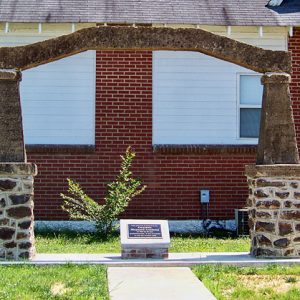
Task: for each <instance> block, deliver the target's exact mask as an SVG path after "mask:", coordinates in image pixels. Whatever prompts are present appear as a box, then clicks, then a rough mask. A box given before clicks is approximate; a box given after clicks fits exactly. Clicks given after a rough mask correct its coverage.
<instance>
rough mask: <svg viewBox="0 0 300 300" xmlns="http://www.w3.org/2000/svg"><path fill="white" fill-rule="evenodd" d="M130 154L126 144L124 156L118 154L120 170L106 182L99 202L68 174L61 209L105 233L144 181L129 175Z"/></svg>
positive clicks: (131, 159)
mask: <svg viewBox="0 0 300 300" xmlns="http://www.w3.org/2000/svg"><path fill="white" fill-rule="evenodd" d="M134 157H135V153H134V152H133V151H132V150H131V148H130V147H128V148H127V150H126V152H125V155H124V156H122V155H121V159H122V163H121V170H120V173H119V175H118V176H117V178H116V179H115V181H114V182H112V183H109V184H108V185H107V193H106V196H105V198H104V204H103V205H101V204H98V203H97V202H96V201H94V200H93V199H92V198H90V197H89V196H88V195H87V194H86V193H85V192H84V191H83V189H82V188H81V186H80V185H79V184H78V183H77V182H75V181H73V180H72V179H69V178H68V179H67V180H68V186H69V188H68V194H67V195H65V194H63V193H62V194H61V197H62V198H63V200H64V203H63V205H62V209H63V210H64V211H66V212H68V214H69V216H70V218H71V219H74V220H87V221H94V222H95V224H96V229H97V232H98V233H100V234H101V235H104V236H107V235H108V234H109V233H111V232H112V230H113V229H114V228H113V224H114V222H115V221H116V220H117V218H118V216H119V215H120V214H121V213H122V212H123V211H124V210H125V208H126V207H127V206H128V204H129V202H130V200H131V199H132V198H133V197H135V196H137V195H139V194H140V193H142V192H143V191H144V190H145V188H146V186H145V185H143V186H142V183H141V180H139V179H135V178H133V177H132V172H131V171H130V167H131V164H132V161H133V159H134Z"/></svg>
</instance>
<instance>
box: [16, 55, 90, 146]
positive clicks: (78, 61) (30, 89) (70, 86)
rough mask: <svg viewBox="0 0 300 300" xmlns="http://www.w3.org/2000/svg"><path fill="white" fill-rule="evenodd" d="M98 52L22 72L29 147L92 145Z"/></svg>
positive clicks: (26, 134) (25, 121)
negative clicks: (42, 145) (36, 145)
mask: <svg viewBox="0 0 300 300" xmlns="http://www.w3.org/2000/svg"><path fill="white" fill-rule="evenodd" d="M95 74H96V72H95V51H87V52H83V53H80V54H77V55H74V56H70V57H67V58H64V59H61V60H59V61H55V62H51V63H49V64H45V65H42V66H39V67H36V68H34V69H31V70H26V71H25V72H23V80H22V82H21V101H22V114H23V120H24V138H25V143H26V144H27V145H30V144H31V145H32V144H47V145H59V144H60V145H93V144H94V143H95V142H94V141H95V124H94V123H95V76H96V75H95Z"/></svg>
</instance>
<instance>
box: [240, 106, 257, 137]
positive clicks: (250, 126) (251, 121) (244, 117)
mask: <svg viewBox="0 0 300 300" xmlns="http://www.w3.org/2000/svg"><path fill="white" fill-rule="evenodd" d="M260 112H261V109H260V108H241V115H240V137H243V138H258V135H259V125H260Z"/></svg>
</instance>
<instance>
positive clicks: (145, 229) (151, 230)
mask: <svg viewBox="0 0 300 300" xmlns="http://www.w3.org/2000/svg"><path fill="white" fill-rule="evenodd" d="M128 238H129V239H162V231H161V224H128Z"/></svg>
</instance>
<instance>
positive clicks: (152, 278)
mask: <svg viewBox="0 0 300 300" xmlns="http://www.w3.org/2000/svg"><path fill="white" fill-rule="evenodd" d="M108 286H109V294H110V299H111V300H186V299H189V300H202V299H203V300H215V299H216V298H215V297H214V296H213V295H212V294H211V293H210V291H209V290H208V289H207V288H206V287H205V286H204V285H203V283H202V282H201V281H199V280H198V278H197V277H196V276H195V275H194V274H193V272H192V271H191V270H190V269H189V268H176V267H175V268H141V267H138V268H130V267H128V268H126V267H123V268H119V267H110V268H108Z"/></svg>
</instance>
